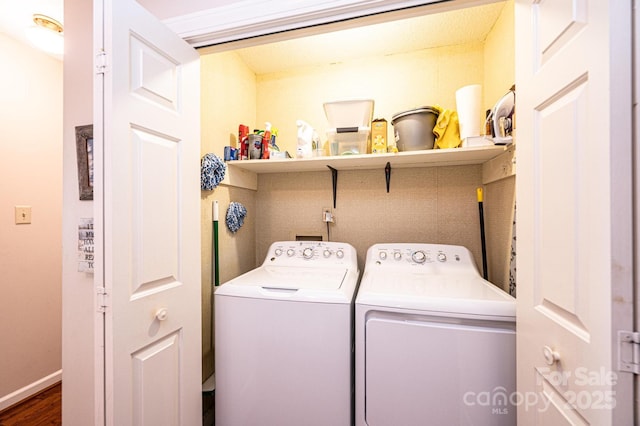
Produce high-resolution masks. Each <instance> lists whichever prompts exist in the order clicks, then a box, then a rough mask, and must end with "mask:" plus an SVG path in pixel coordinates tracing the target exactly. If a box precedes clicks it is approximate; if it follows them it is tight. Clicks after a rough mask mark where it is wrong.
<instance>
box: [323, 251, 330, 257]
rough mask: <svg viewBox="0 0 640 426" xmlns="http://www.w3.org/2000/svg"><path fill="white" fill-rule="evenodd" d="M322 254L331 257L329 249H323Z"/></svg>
mask: <svg viewBox="0 0 640 426" xmlns="http://www.w3.org/2000/svg"><path fill="white" fill-rule="evenodd" d="M322 255H323V256H324V257H331V250H329V249H326V250H325V251H323V252H322Z"/></svg>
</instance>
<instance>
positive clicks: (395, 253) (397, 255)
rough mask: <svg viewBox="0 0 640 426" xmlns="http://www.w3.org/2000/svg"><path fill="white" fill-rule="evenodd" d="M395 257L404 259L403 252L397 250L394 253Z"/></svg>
mask: <svg viewBox="0 0 640 426" xmlns="http://www.w3.org/2000/svg"><path fill="white" fill-rule="evenodd" d="M393 258H394V259H395V260H401V259H402V253H400V252H399V251H396V252H394V253H393Z"/></svg>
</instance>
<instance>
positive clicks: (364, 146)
mask: <svg viewBox="0 0 640 426" xmlns="http://www.w3.org/2000/svg"><path fill="white" fill-rule="evenodd" d="M353 130H355V131H350V132H345V131H338V129H329V130H327V139H328V140H329V152H330V153H331V155H349V154H367V152H368V146H369V139H370V136H371V128H370V127H359V128H356V129H353Z"/></svg>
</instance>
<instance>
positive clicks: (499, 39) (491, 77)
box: [483, 0, 516, 109]
mask: <svg viewBox="0 0 640 426" xmlns="http://www.w3.org/2000/svg"><path fill="white" fill-rule="evenodd" d="M513 3H514V2H513V0H509V1H507V2H506V3H505V5H504V8H503V9H502V13H501V14H500V17H499V18H498V20H497V22H496V24H495V25H494V27H493V29H492V30H491V32H490V33H489V35H488V36H487V39H486V40H485V46H484V75H485V77H486V78H485V81H484V104H483V105H484V106H485V109H490V108H492V107H493V105H494V104H495V103H496V102H497V101H498V99H500V98H501V97H502V96H503V95H504V94H505V93H507V91H508V90H509V88H510V87H511V85H512V84H515V82H516V76H515V65H514V64H515V41H514V34H515V26H514V25H515V24H514V19H515V17H514V10H513V8H514V5H513Z"/></svg>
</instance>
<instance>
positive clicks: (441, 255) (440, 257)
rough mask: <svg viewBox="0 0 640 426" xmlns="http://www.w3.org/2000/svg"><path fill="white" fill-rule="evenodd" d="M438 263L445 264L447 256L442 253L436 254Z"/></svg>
mask: <svg viewBox="0 0 640 426" xmlns="http://www.w3.org/2000/svg"><path fill="white" fill-rule="evenodd" d="M438 261H439V262H446V261H447V255H446V254H444V253H438Z"/></svg>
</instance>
